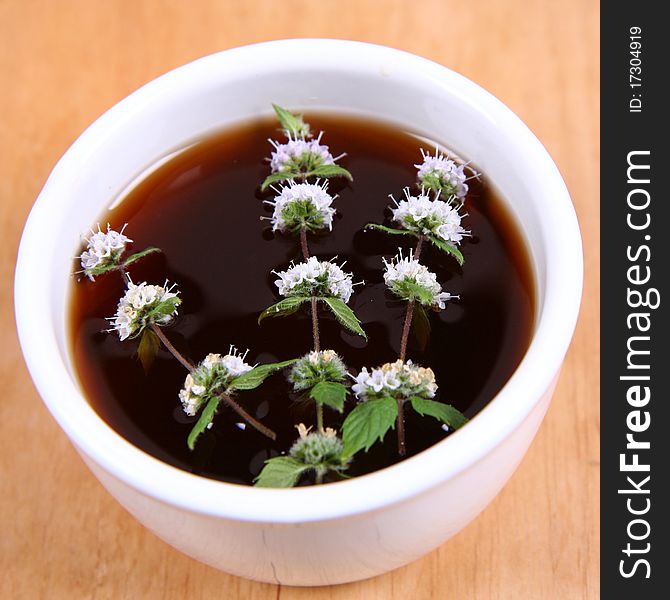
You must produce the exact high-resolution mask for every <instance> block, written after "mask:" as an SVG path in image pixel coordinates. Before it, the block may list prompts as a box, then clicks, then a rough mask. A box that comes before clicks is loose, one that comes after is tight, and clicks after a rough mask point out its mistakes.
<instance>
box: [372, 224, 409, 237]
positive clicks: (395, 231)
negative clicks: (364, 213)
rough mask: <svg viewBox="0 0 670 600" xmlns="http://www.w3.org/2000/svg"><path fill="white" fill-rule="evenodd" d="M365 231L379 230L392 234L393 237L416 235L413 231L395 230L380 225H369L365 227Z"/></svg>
mask: <svg viewBox="0 0 670 600" xmlns="http://www.w3.org/2000/svg"><path fill="white" fill-rule="evenodd" d="M365 229H377V230H379V231H383V232H384V233H390V234H391V235H416V234H415V233H412V232H411V231H407V230H406V229H393V228H392V227H386V226H385V225H378V224H377V223H368V224H367V225H366V226H365Z"/></svg>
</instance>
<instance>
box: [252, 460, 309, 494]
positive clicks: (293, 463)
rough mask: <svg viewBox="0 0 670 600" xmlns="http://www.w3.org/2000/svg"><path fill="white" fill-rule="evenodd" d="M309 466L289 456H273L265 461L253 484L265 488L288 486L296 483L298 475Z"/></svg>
mask: <svg viewBox="0 0 670 600" xmlns="http://www.w3.org/2000/svg"><path fill="white" fill-rule="evenodd" d="M309 468H310V467H308V466H307V465H305V464H304V463H302V462H300V461H299V460H296V459H295V458H291V457H290V456H275V457H274V458H271V459H269V460H266V461H265V466H264V467H263V470H262V471H261V472H260V473H259V474H258V477H256V480H255V481H254V485H255V486H256V487H266V488H290V487H293V486H294V485H295V484H296V483H298V480H299V479H300V475H302V474H303V473H304V472H305V471H306V470H307V469H309Z"/></svg>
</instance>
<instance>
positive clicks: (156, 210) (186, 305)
mask: <svg viewBox="0 0 670 600" xmlns="http://www.w3.org/2000/svg"><path fill="white" fill-rule="evenodd" d="M307 118H308V120H309V122H310V123H311V125H312V127H313V129H315V130H317V131H318V130H321V129H323V130H325V131H326V132H327V136H326V138H327V139H325V143H327V144H328V145H329V146H330V148H331V150H332V151H333V152H334V153H339V152H342V151H346V152H347V155H346V157H344V158H343V159H342V160H341V161H340V163H339V164H341V165H343V166H344V167H346V168H347V169H348V170H349V171H350V172H351V174H352V175H353V178H354V181H353V183H350V182H347V181H346V180H343V179H335V180H331V181H330V182H329V189H328V191H329V192H330V193H331V194H337V195H338V197H337V199H336V200H335V203H334V207H335V208H336V209H337V213H336V215H335V218H334V222H333V229H332V232H328V233H327V235H326V234H324V235H313V236H311V237H310V250H311V253H312V254H313V255H316V256H317V257H319V258H322V257H323V258H324V260H328V259H329V258H331V257H333V256H337V262H338V264H341V263H342V262H344V261H346V268H347V271H350V272H352V273H353V275H354V280H355V281H364V282H365V285H364V286H359V287H356V288H355V290H356V291H355V292H354V294H353V296H352V299H351V302H350V306H351V308H352V309H353V310H354V312H355V313H356V315H357V316H358V317H359V318H360V319H361V321H362V323H363V327H364V328H365V331H366V332H367V335H368V340H367V341H365V340H364V339H363V338H361V337H358V336H354V335H352V334H350V333H347V332H346V331H344V330H343V329H342V328H341V327H339V325H338V324H337V322H336V321H335V320H334V318H333V316H332V314H330V313H328V312H327V311H325V310H324V311H322V312H321V313H320V314H319V319H320V325H321V338H322V339H323V340H324V347H327V348H332V349H333V350H335V351H336V352H337V353H338V354H339V355H340V356H341V357H342V358H343V359H344V361H345V363H346V364H347V365H348V366H349V367H350V368H351V369H352V370H356V371H358V370H359V369H360V368H361V367H363V366H368V367H370V366H378V365H381V364H383V363H386V362H393V361H394V360H396V359H397V357H398V352H399V344H400V339H401V329H402V327H403V318H404V315H405V304H404V303H402V302H398V301H397V299H395V298H393V297H392V296H391V295H390V294H389V292H388V290H387V288H386V286H385V285H384V281H383V264H382V257H387V258H388V257H391V256H393V255H394V254H396V252H397V250H398V247H402V248H407V249H409V248H410V247H412V245H413V241H412V239H408V238H405V237H401V236H397V237H396V236H388V235H385V234H384V233H383V232H379V231H371V230H364V226H365V225H366V224H367V223H370V222H381V220H382V218H383V217H384V216H388V206H389V203H390V200H389V197H388V195H389V194H394V195H395V196H396V197H399V196H401V194H402V190H403V188H404V187H405V186H408V185H413V184H414V183H415V181H416V169H415V168H414V167H413V165H414V164H415V163H417V162H420V160H421V154H420V149H421V148H422V147H423V148H426V149H428V150H431V148H429V147H427V145H426V143H425V142H424V141H422V140H419V139H418V138H417V137H416V136H415V135H413V134H412V133H411V132H407V131H404V130H401V129H398V128H396V127H394V126H389V125H387V124H384V123H381V122H375V121H372V120H369V119H365V120H364V119H362V118H353V117H348V116H347V117H345V116H334V115H325V114H310V115H307ZM276 136H277V123H276V121H275V120H270V119H268V120H255V121H252V122H248V123H244V124H242V125H239V126H237V127H234V128H230V129H227V130H225V131H223V132H220V133H217V134H216V135H213V136H211V137H210V138H208V139H204V140H202V141H200V142H198V143H196V144H194V145H191V146H189V147H188V148H186V149H184V150H183V151H182V152H180V153H178V154H176V155H175V156H174V157H173V158H172V159H170V160H169V161H168V162H167V163H165V164H163V165H162V166H160V167H159V168H158V169H156V170H155V171H153V172H152V173H151V174H150V175H149V176H147V177H146V178H145V179H144V180H143V181H142V182H141V183H139V184H138V185H137V186H136V187H135V188H134V189H132V191H130V192H129V193H128V194H127V196H126V197H125V198H124V199H123V200H122V202H120V203H119V204H118V205H117V207H116V208H114V209H113V210H111V211H110V212H109V213H107V214H104V215H101V217H100V220H101V224H102V225H104V224H106V223H107V222H109V224H110V225H111V226H112V227H113V228H115V229H117V230H118V229H120V228H121V227H122V226H123V225H124V224H125V223H128V227H127V229H126V234H127V235H128V236H129V237H130V238H131V239H132V240H133V245H132V248H131V249H132V250H135V249H138V250H141V249H142V248H145V247H147V246H157V247H158V248H160V249H161V250H162V252H161V253H159V254H153V255H151V256H149V257H147V258H145V259H144V260H143V261H141V262H138V263H137V264H135V265H133V266H132V267H131V268H130V275H131V277H132V278H133V280H134V281H135V282H140V281H147V282H150V283H154V284H162V283H163V282H164V281H165V280H166V279H167V280H169V281H170V282H174V283H176V284H177V286H178V288H179V291H180V297H181V298H182V300H183V303H182V305H181V306H180V308H179V316H178V318H177V319H176V321H175V322H174V323H173V324H172V325H170V326H169V327H166V328H165V330H164V332H165V334H166V336H167V337H168V338H169V339H170V340H171V342H172V343H173V344H174V345H175V346H176V347H177V348H178V349H179V351H180V352H181V353H182V354H184V355H185V356H187V357H189V358H190V359H191V360H192V361H193V362H198V361H200V360H201V359H202V358H204V357H205V356H206V355H207V354H208V353H221V354H225V353H226V352H227V351H228V348H229V346H230V345H231V344H232V345H234V346H236V347H238V348H240V349H242V350H246V349H247V348H248V349H249V354H248V356H247V361H248V362H250V363H252V364H254V363H266V362H274V361H281V360H286V359H289V358H296V357H299V356H302V355H304V354H305V353H306V352H307V351H308V350H310V349H311V347H312V328H311V321H310V316H309V314H308V313H307V312H304V314H303V313H296V314H295V315H293V316H292V317H291V318H289V319H266V320H265V321H263V322H262V323H261V324H260V325H259V324H258V322H257V320H258V316H259V314H260V313H261V312H262V311H263V310H264V309H265V308H266V307H268V306H270V305H271V304H273V303H274V302H276V301H277V294H276V288H275V286H274V283H273V282H274V279H275V277H274V276H273V275H272V273H271V272H272V271H273V270H282V269H286V268H287V267H288V266H289V265H290V263H291V261H296V262H299V261H300V260H301V255H300V247H299V245H298V244H296V240H295V238H294V237H290V236H288V235H283V234H281V233H273V231H272V229H271V227H270V225H269V223H268V221H267V220H262V219H261V218H260V217H262V216H265V217H267V216H269V215H270V214H271V207H270V206H268V205H267V204H265V203H264V202H263V201H264V200H267V199H269V198H271V197H272V195H273V193H272V192H271V191H270V190H269V191H268V192H267V193H261V192H260V186H259V183H260V182H262V181H263V179H264V178H265V177H266V176H267V174H268V163H267V161H266V160H264V157H267V156H268V155H269V153H270V150H271V147H270V145H269V143H268V138H273V137H276ZM475 158H476V157H475ZM469 184H470V191H469V193H468V196H467V200H466V203H465V206H464V209H463V212H464V213H467V216H465V217H464V219H463V224H464V226H465V227H466V228H467V229H469V230H471V231H472V237H469V238H467V239H466V240H465V241H464V242H463V243H462V245H461V247H460V248H461V251H462V253H463V255H464V257H465V265H464V266H463V267H459V266H458V263H457V262H456V261H454V260H452V259H450V257H448V256H446V255H444V254H442V253H440V252H438V251H436V250H435V249H434V248H431V247H427V248H426V249H425V250H424V252H425V255H426V256H428V257H430V261H431V269H432V270H433V271H434V272H435V273H436V274H437V278H438V281H439V282H440V283H441V284H442V287H443V288H444V289H445V290H446V291H448V292H450V293H451V294H453V295H458V296H459V297H460V298H459V299H458V300H454V301H451V302H449V304H448V306H447V308H446V309H445V310H442V311H440V312H439V313H431V315H430V324H431V331H430V335H429V337H428V341H427V343H425V344H424V343H422V342H421V340H419V339H418V338H415V337H410V338H409V345H408V357H409V358H411V359H412V360H413V361H415V362H417V363H420V364H421V365H423V366H425V367H430V368H432V369H433V371H434V372H435V376H436V379H437V382H438V384H439V391H438V393H437V396H436V398H435V400H440V401H442V402H445V403H448V404H451V405H453V406H454V407H456V408H457V409H459V410H460V411H462V412H463V413H464V414H465V415H466V416H467V417H468V418H472V417H473V416H475V415H476V414H477V412H479V411H480V410H481V409H482V408H483V407H485V406H486V404H487V403H488V402H489V401H490V400H491V399H492V398H493V397H494V396H495V395H496V393H497V392H498V391H499V390H500V389H501V388H502V386H503V385H504V384H505V382H506V381H507V380H508V379H509V377H510V376H511V375H512V373H513V371H514V370H515V368H516V367H517V365H518V364H519V362H520V361H521V359H522V357H523V355H524V353H525V351H526V349H527V347H528V344H529V342H530V338H531V333H532V328H533V319H534V283H533V278H532V273H531V268H530V262H529V257H528V254H527V251H526V248H525V244H524V241H523V239H522V237H521V234H520V232H519V231H518V229H517V226H516V224H515V223H514V221H513V219H512V218H511V217H510V215H509V214H508V213H507V210H506V209H505V207H504V205H503V203H502V201H501V199H500V198H499V197H498V196H497V194H496V191H495V189H494V188H493V187H492V185H491V184H490V183H489V182H488V181H487V180H486V174H485V173H484V174H483V176H482V178H481V180H476V179H473V180H471V181H470V182H469ZM511 200H512V201H513V199H511ZM123 292H124V283H123V281H122V279H121V277H120V276H119V274H118V273H109V274H106V275H103V276H101V277H98V278H97V279H96V281H95V282H94V283H93V282H90V281H88V280H85V281H80V282H77V283H76V285H75V284H74V283H73V285H72V289H71V302H70V306H71V309H70V310H71V313H70V331H71V335H70V339H71V343H72V353H73V356H74V362H75V365H76V370H77V373H78V376H79V380H80V382H81V385H82V387H83V389H84V391H85V394H86V396H87V398H88V399H89V401H90V403H91V405H92V406H93V407H94V408H95V410H96V411H97V412H98V414H100V416H101V417H102V418H103V419H105V421H106V422H107V423H108V424H109V425H110V426H111V427H112V428H114V429H115V430H116V431H117V432H118V433H119V434H120V435H122V436H123V437H125V438H126V439H127V440H129V441H130V442H131V443H133V444H135V445H136V446H137V447H139V448H140V449H142V450H143V451H145V452H147V453H148V454H151V455H153V456H155V457H156V458H158V459H160V460H162V461H164V462H166V463H168V464H171V465H174V466H175V467H178V468H181V469H184V470H186V471H190V472H193V473H196V474H199V475H202V476H205V477H210V478H214V479H219V480H223V481H228V482H232V483H240V484H252V483H253V480H254V477H256V476H257V475H258V473H259V472H260V470H261V469H262V468H263V465H264V462H265V461H266V460H267V459H268V458H270V457H273V456H277V455H279V454H282V453H285V452H286V451H287V450H288V448H289V447H290V446H291V444H292V442H293V441H294V440H295V438H296V430H295V425H296V424H298V423H301V422H304V423H308V424H309V423H313V422H314V404H313V403H310V402H305V401H302V400H300V398H297V397H296V396H295V394H294V393H293V392H292V391H291V387H290V385H289V383H288V381H287V378H286V374H285V373H277V374H275V375H273V376H272V377H270V378H269V379H268V380H267V381H266V383H265V384H264V385H263V386H262V387H260V388H258V389H256V390H253V391H251V392H245V393H244V395H240V396H239V398H238V401H239V402H240V404H243V405H244V407H245V409H246V410H247V411H248V412H249V413H251V414H252V415H253V416H254V417H256V418H257V419H258V420H260V421H262V423H263V424H265V425H266V426H267V427H270V428H271V429H273V430H274V431H275V432H276V433H277V439H276V440H275V441H271V440H269V439H268V438H267V437H264V436H263V435H261V434H260V433H259V432H257V431H256V430H254V429H253V428H252V427H250V426H248V425H246V424H245V423H243V422H241V421H240V419H239V417H237V415H236V414H235V413H233V412H232V411H230V410H228V409H226V408H225V407H223V406H222V407H221V408H220V410H219V413H218V414H217V416H216V417H215V419H214V426H213V427H212V428H211V429H208V430H207V431H205V433H204V434H203V435H202V436H201V437H200V439H199V440H198V444H197V445H196V447H195V450H193V451H191V450H189V448H188V447H187V444H186V439H187V436H188V434H189V431H190V430H191V428H192V427H193V424H194V422H195V421H196V420H197V417H189V416H187V415H186V414H185V413H184V411H183V409H182V405H181V403H180V401H179V397H178V393H179V390H180V389H181V387H182V385H183V383H184V378H185V375H186V371H185V370H184V368H183V367H182V366H181V365H180V364H179V363H178V362H177V361H175V360H174V359H173V358H172V357H171V356H170V355H169V354H168V353H167V352H166V351H165V350H163V349H161V350H160V351H159V353H158V356H157V358H156V360H155V362H154V363H153V366H152V367H151V369H150V370H149V371H148V372H147V373H145V371H144V369H143V367H142V365H141V364H140V362H139V361H138V360H137V357H136V352H137V343H136V342H133V341H125V342H121V341H120V340H119V338H118V336H117V335H114V334H110V333H105V330H106V329H108V328H109V324H108V322H107V321H106V320H105V317H110V316H112V315H114V313H115V311H116V307H117V302H118V300H119V298H120V297H121V296H122V295H123ZM351 398H352V397H351V396H350V399H349V400H348V401H347V402H346V403H345V409H344V410H345V414H346V413H347V412H348V411H349V410H351V408H352V407H353V406H354V403H353V401H352V400H351ZM341 418H342V417H341V415H339V414H337V413H335V412H333V411H330V410H328V409H327V410H326V411H325V425H329V424H330V422H331V421H332V422H333V424H334V422H335V421H337V423H340V422H341ZM406 421H407V424H406V428H405V429H406V432H407V433H406V435H407V439H406V444H407V455H406V456H412V455H413V454H416V453H418V452H421V451H422V450H425V449H426V448H428V447H429V446H431V445H432V444H435V443H436V442H438V441H440V440H442V439H443V438H444V437H445V436H447V435H449V432H448V431H447V429H446V428H445V427H443V426H442V425H441V424H440V423H439V422H438V421H437V420H435V419H432V418H419V417H418V415H416V414H415V413H414V412H413V411H408V413H407V414H406ZM398 460H399V456H398V452H397V449H396V440H395V436H394V435H392V434H391V433H389V434H387V435H386V437H385V439H384V442H383V443H380V444H375V445H374V446H373V447H372V448H371V449H370V450H369V451H368V452H367V453H366V452H360V453H358V454H357V455H356V459H355V461H354V462H353V463H352V466H351V468H350V469H349V471H348V472H347V475H351V476H355V475H361V474H364V473H369V472H371V471H375V470H378V469H381V468H384V467H386V466H389V465H391V464H393V463H394V462H397V461H398Z"/></svg>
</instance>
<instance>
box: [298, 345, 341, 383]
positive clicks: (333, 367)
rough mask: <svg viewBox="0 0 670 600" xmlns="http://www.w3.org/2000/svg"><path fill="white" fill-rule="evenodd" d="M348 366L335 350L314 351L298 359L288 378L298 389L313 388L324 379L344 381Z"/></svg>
mask: <svg viewBox="0 0 670 600" xmlns="http://www.w3.org/2000/svg"><path fill="white" fill-rule="evenodd" d="M346 376H347V368H346V367H345V366H344V363H343V362H342V359H341V358H340V357H339V356H338V354H337V353H336V352H335V351H334V350H321V351H320V352H317V351H314V350H313V351H312V352H308V353H307V354H305V356H303V357H301V358H300V359H298V360H297V361H296V362H295V364H294V365H293V367H292V368H291V371H290V372H289V376H288V379H289V381H290V382H291V383H292V384H293V389H294V390H296V391H300V390H306V389H311V388H312V387H314V386H315V385H316V384H317V383H320V382H322V381H334V382H342V381H344V380H345V379H346Z"/></svg>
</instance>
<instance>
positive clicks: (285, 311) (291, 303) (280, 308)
mask: <svg viewBox="0 0 670 600" xmlns="http://www.w3.org/2000/svg"><path fill="white" fill-rule="evenodd" d="M310 300H311V298H310V297H309V296H289V297H288V298H284V299H283V300H280V301H279V302H277V304H273V305H272V306H269V307H268V308H266V309H265V310H264V311H263V312H262V313H261V314H260V316H259V317H258V323H259V324H260V322H261V321H262V320H263V319H265V318H267V317H285V316H286V315H292V314H293V313H294V312H296V311H297V310H298V309H299V308H300V306H301V305H302V304H304V303H305V302H309V301H310Z"/></svg>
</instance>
